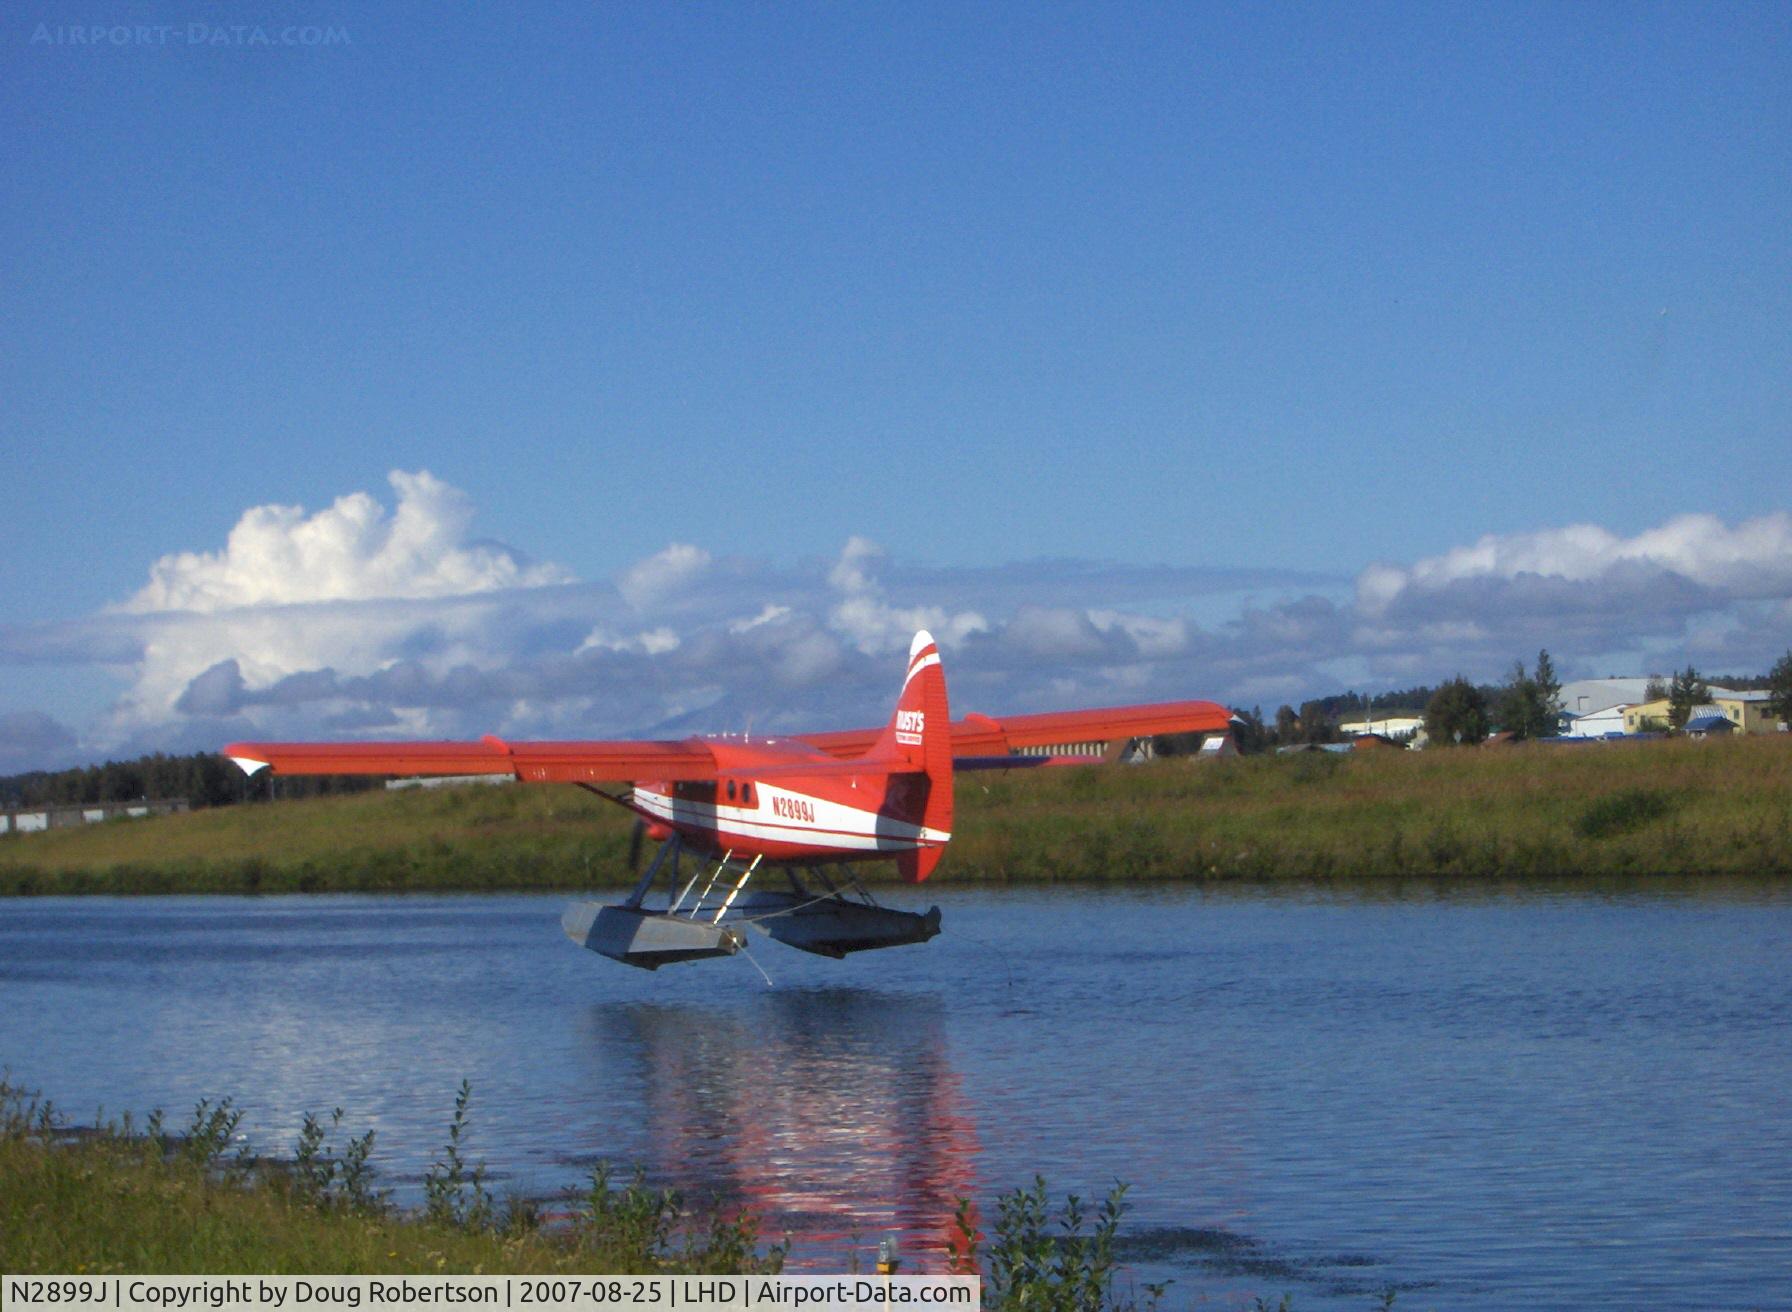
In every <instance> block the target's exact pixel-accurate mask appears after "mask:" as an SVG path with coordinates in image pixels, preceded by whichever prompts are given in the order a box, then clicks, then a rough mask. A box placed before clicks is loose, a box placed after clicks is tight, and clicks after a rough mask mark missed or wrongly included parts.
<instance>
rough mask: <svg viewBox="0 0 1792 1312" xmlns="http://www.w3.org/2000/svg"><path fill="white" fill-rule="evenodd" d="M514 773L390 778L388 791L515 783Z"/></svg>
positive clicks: (387, 782) (387, 781)
mask: <svg viewBox="0 0 1792 1312" xmlns="http://www.w3.org/2000/svg"><path fill="white" fill-rule="evenodd" d="M515 782H516V776H515V775H514V774H444V775H419V776H416V777H414V778H410V779H388V780H386V789H387V791H388V792H394V793H396V792H402V791H403V790H405V789H407V788H465V787H468V786H475V785H480V784H513V783H515Z"/></svg>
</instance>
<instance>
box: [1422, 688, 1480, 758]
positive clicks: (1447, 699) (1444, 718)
mask: <svg viewBox="0 0 1792 1312" xmlns="http://www.w3.org/2000/svg"><path fill="white" fill-rule="evenodd" d="M1425 736H1426V737H1427V738H1428V739H1430V741H1431V743H1432V745H1433V746H1436V747H1448V746H1450V745H1451V744H1452V743H1478V742H1481V741H1483V740H1484V739H1485V738H1486V737H1487V698H1485V697H1484V696H1482V695H1481V690H1480V689H1479V688H1477V687H1475V685H1474V684H1472V683H1470V682H1469V681H1468V680H1467V679H1465V678H1463V677H1462V676H1461V675H1460V674H1458V675H1457V676H1456V677H1455V678H1454V679H1451V680H1450V681H1449V682H1448V683H1446V684H1444V685H1443V686H1442V687H1441V688H1439V689H1438V690H1437V691H1436V692H1435V693H1433V694H1432V695H1431V700H1430V701H1429V702H1428V703H1426V705H1425Z"/></svg>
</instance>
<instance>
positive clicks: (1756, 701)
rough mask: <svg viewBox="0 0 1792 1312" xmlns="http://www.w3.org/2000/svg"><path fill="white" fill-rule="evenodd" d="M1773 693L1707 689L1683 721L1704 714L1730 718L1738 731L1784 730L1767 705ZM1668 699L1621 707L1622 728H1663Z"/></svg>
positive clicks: (1630, 729) (1639, 730) (1658, 698)
mask: <svg viewBox="0 0 1792 1312" xmlns="http://www.w3.org/2000/svg"><path fill="white" fill-rule="evenodd" d="M1772 697H1773V694H1772V693H1770V692H1763V691H1759V690H1744V691H1740V692H1739V691H1736V690H1733V689H1730V688H1713V689H1711V700H1710V701H1709V702H1707V703H1706V704H1704V705H1703V706H1695V707H1694V708H1693V711H1692V715H1691V716H1689V717H1688V720H1687V724H1688V728H1689V729H1690V726H1691V722H1692V720H1694V719H1698V718H1700V717H1702V716H1706V715H1717V716H1721V717H1723V718H1724V719H1726V720H1728V721H1729V722H1730V727H1731V728H1732V729H1734V730H1736V731H1738V732H1740V733H1784V732H1785V725H1784V723H1783V722H1782V721H1781V720H1780V719H1779V718H1778V717H1777V716H1775V715H1774V714H1773V713H1772V712H1771V711H1769V710H1768V709H1767V704H1768V702H1769V701H1770V700H1771V699H1772ZM1668 705H1669V703H1668V699H1667V698H1666V697H1657V698H1656V699H1655V700H1654V701H1652V702H1640V703H1638V704H1637V705H1635V706H1627V707H1625V708H1624V732H1625V733H1642V732H1644V731H1645V730H1647V729H1651V728H1654V729H1665V728H1666V727H1667V724H1668Z"/></svg>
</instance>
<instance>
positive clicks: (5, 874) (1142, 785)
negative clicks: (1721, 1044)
mask: <svg viewBox="0 0 1792 1312" xmlns="http://www.w3.org/2000/svg"><path fill="white" fill-rule="evenodd" d="M629 824H630V821H629V818H628V817H627V816H626V815H625V814H623V813H622V812H620V811H618V810H617V809H616V808H613V807H610V806H607V805H605V804H604V803H602V802H600V801H598V800H597V799H595V798H592V797H590V796H588V795H587V794H584V793H581V792H579V791H577V790H574V789H567V788H557V787H538V786H513V787H472V788H456V789H444V790H434V791H427V790H413V791H407V792H401V793H386V792H377V793H364V794H358V795H353V796H346V797H323V798H316V799H312V800H308V801H303V802H279V803H273V804H264V805H253V806H240V807H230V808H225V809H221V810H214V811H200V812H194V813H191V814H188V815H180V816H168V817H162V818H156V819H150V820H134V821H121V822H115V823H110V824H105V825H96V826H92V827H89V828H84V829H73V830H63V831H55V832H51V833H45V834H25V835H11V836H6V837H0V892H5V893H19V894H30V893H159V892H258V891H259V892H311V891H326V890H328V891H406V890H416V891H425V890H435V891H443V890H509V889H571V888H581V887H615V886H617V885H619V884H622V883H624V882H626V880H627V878H628V875H627V871H626V864H627V852H628V838H629ZM955 830H956V832H955V835H954V839H953V844H952V847H951V849H950V851H949V852H948V854H947V858H946V861H945V863H944V864H943V865H942V866H941V868H940V871H939V873H938V874H937V875H936V876H935V879H936V880H941V881H944V882H958V883H963V882H972V881H1049V880H1134V879H1145V880H1151V879H1158V880H1197V881H1210V882H1211V881H1226V880H1272V879H1302V880H1313V879H1318V880H1345V879H1373V880H1385V879H1392V880H1413V879H1418V880H1443V881H1453V880H1488V879H1527V878H1536V877H1549V876H1588V875H1591V876H1619V877H1627V876H1636V875H1658V874H1674V875H1699V876H1703V875H1710V874H1728V875H1749V876H1752V875H1773V876H1784V875H1787V874H1792V735H1788V736H1781V735H1773V736H1767V737H1754V738H1744V739H1738V740H1732V741H1729V742H1693V741H1688V740H1668V741H1656V742H1647V743H1638V744H1591V745H1587V746H1579V747H1568V746H1548V745H1542V744H1537V745H1527V746H1520V747H1507V748H1500V749H1492V748H1476V749H1469V748H1458V749H1445V750H1435V751H1430V752H1422V753H1420V752H1365V753H1362V754H1361V755H1352V756H1348V757H1344V756H1334V755H1331V754H1313V755H1302V756H1295V757H1252V758H1247V759H1241V760H1231V761H1193V760H1189V759H1186V758H1184V759H1178V760H1167V761H1160V762H1156V763H1154V764H1151V765H1148V766H1141V767H1118V766H1079V767H1071V768H1068V769H1043V770H1024V771H1014V772H1009V773H993V774H966V775H961V776H960V777H959V780H958V807H957V820H956V824H955ZM864 869H865V870H866V871H867V873H868V874H870V875H871V876H872V877H887V869H886V867H883V866H878V865H873V866H869V867H865V868H864Z"/></svg>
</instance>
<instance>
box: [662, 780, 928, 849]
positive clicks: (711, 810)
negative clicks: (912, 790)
mask: <svg viewBox="0 0 1792 1312" xmlns="http://www.w3.org/2000/svg"><path fill="white" fill-rule="evenodd" d="M753 796H754V802H755V805H753V806H728V805H725V804H723V803H720V802H698V801H694V800H692V799H690V798H682V797H672V796H670V795H668V794H666V793H658V792H652V791H649V790H647V789H644V788H637V789H635V795H634V800H635V805H636V806H639V807H640V808H641V809H642V810H643V811H646V812H647V813H648V814H649V815H652V816H654V817H655V818H656V819H659V820H664V821H665V822H666V823H667V824H670V825H673V826H677V827H683V828H689V829H699V830H703V831H705V832H710V831H714V832H715V833H716V835H717V836H718V837H719V838H721V839H724V840H725V839H730V838H741V839H748V840H751V839H758V840H760V841H762V842H771V843H791V844H801V845H804V846H808V847H818V848H826V849H828V850H831V851H836V852H904V851H907V850H909V849H910V848H919V847H935V846H939V845H941V844H944V843H947V842H950V841H951V838H952V834H951V832H950V831H949V830H940V829H929V828H927V827H926V826H925V825H915V824H909V823H908V822H906V821H903V820H897V819H895V818H894V817H892V816H887V815H883V814H880V813H879V812H877V811H872V810H867V809H865V808H863V807H857V806H847V805H845V804H844V803H841V802H829V801H824V800H823V799H821V798H818V797H810V796H809V795H808V794H806V793H794V792H790V791H789V790H787V789H779V788H771V787H768V786H767V785H765V784H762V783H755V784H754V785H753ZM780 801H782V802H785V803H787V804H790V805H787V806H784V807H780V806H779V802H780ZM805 813H812V814H813V815H814V817H815V818H814V820H813V821H809V820H808V819H806V818H802V819H798V818H795V817H797V816H800V815H804V814H805Z"/></svg>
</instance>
